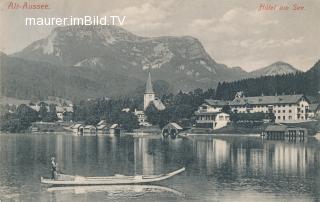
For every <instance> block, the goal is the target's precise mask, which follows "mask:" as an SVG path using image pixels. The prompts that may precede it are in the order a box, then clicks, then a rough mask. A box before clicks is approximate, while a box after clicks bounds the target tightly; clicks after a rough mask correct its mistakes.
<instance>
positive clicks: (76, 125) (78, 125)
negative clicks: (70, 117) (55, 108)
mask: <svg viewBox="0 0 320 202" xmlns="http://www.w3.org/2000/svg"><path fill="white" fill-rule="evenodd" d="M80 126H82V124H80V123H77V124H74V125H73V126H71V128H79V127H80Z"/></svg>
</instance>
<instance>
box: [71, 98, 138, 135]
mask: <svg viewBox="0 0 320 202" xmlns="http://www.w3.org/2000/svg"><path fill="white" fill-rule="evenodd" d="M138 105H139V103H138V100H136V99H128V98H118V99H103V98H102V99H94V100H90V101H81V102H80V103H79V104H76V105H74V114H73V120H74V121H79V122H84V123H85V124H92V125H95V124H97V123H98V122H99V121H100V120H106V121H107V122H108V123H119V124H121V125H122V127H123V128H124V129H126V130H128V131H132V130H133V129H135V128H138V120H137V117H136V116H134V115H133V114H132V113H127V112H123V111H122V109H124V108H130V109H132V110H133V109H135V108H137V107H138Z"/></svg>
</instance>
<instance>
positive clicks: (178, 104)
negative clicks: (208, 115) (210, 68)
mask: <svg viewBox="0 0 320 202" xmlns="http://www.w3.org/2000/svg"><path fill="white" fill-rule="evenodd" d="M214 97H215V90H214V89H208V90H206V91H203V90H202V89H195V90H194V91H193V92H189V93H184V92H182V91H180V92H179V93H178V94H177V95H173V94H169V95H164V96H163V97H162V101H163V102H164V103H165V105H166V109H165V110H162V111H158V110H157V109H156V107H155V106H154V105H153V104H150V105H149V106H148V108H147V109H146V116H147V120H148V121H149V122H150V123H151V124H154V125H159V127H160V128H161V127H163V126H164V125H166V124H167V123H169V122H178V123H182V122H184V120H186V119H188V120H189V123H192V121H190V119H191V118H192V117H193V114H194V112H195V111H196V110H197V108H198V107H199V105H201V104H202V103H203V102H204V100H205V99H211V98H214ZM184 123H185V122H184Z"/></svg>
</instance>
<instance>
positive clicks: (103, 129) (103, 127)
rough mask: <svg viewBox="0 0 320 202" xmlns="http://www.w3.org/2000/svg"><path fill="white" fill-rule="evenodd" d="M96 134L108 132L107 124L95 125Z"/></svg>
mask: <svg viewBox="0 0 320 202" xmlns="http://www.w3.org/2000/svg"><path fill="white" fill-rule="evenodd" d="M97 132H98V134H107V133H108V132H109V128H108V126H107V125H104V124H102V125H97Z"/></svg>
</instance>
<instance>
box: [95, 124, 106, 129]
mask: <svg viewBox="0 0 320 202" xmlns="http://www.w3.org/2000/svg"><path fill="white" fill-rule="evenodd" d="M106 127H107V125H99V126H97V129H104V128H106Z"/></svg>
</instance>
